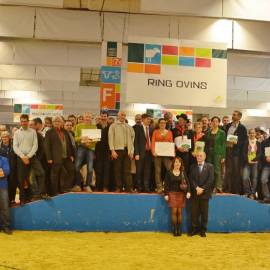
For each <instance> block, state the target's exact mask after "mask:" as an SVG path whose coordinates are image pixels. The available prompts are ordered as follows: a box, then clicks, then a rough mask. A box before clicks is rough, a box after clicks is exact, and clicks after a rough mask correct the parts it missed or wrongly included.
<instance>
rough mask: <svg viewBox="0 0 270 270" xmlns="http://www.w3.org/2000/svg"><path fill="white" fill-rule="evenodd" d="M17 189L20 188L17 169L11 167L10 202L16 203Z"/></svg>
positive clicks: (9, 180) (9, 177)
mask: <svg viewBox="0 0 270 270" xmlns="http://www.w3.org/2000/svg"><path fill="white" fill-rule="evenodd" d="M17 187H18V180H17V168H16V167H15V168H12V167H11V168H10V175H9V176H8V197H9V201H10V202H12V201H15V197H16V190H17Z"/></svg>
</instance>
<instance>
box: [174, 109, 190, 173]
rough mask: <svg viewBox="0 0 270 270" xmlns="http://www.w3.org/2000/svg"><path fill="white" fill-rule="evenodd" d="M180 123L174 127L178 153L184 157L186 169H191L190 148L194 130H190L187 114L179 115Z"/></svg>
mask: <svg viewBox="0 0 270 270" xmlns="http://www.w3.org/2000/svg"><path fill="white" fill-rule="evenodd" d="M176 118H177V119H178V123H177V125H176V127H175V128H174V129H173V138H174V142H175V146H176V155H177V156H178V157H181V158H182V159H183V162H184V165H185V168H186V171H187V173H188V171H189V163H190V149H191V138H192V131H191V130H188V128H187V124H188V122H189V120H188V117H187V115H186V114H184V113H182V114H180V115H177V116H176Z"/></svg>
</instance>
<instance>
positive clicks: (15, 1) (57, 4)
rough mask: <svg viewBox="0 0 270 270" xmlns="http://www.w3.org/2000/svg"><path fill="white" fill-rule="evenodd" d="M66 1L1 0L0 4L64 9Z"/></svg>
mask: <svg viewBox="0 0 270 270" xmlns="http://www.w3.org/2000/svg"><path fill="white" fill-rule="evenodd" d="M63 2H64V0H0V4H6V5H21V6H40V7H54V8H62V7H63Z"/></svg>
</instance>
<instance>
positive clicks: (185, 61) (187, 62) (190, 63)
mask: <svg viewBox="0 0 270 270" xmlns="http://www.w3.org/2000/svg"><path fill="white" fill-rule="evenodd" d="M179 65H180V66H186V67H194V65H195V59H194V57H183V56H182V57H179Z"/></svg>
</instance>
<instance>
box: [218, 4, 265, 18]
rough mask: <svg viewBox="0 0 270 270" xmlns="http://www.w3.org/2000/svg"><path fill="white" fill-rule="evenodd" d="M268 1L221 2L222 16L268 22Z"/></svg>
mask: <svg viewBox="0 0 270 270" xmlns="http://www.w3.org/2000/svg"><path fill="white" fill-rule="evenodd" d="M269 10H270V1H269V0H259V1H254V0H237V1H235V0H223V16H224V17H227V18H239V19H247V20H260V21H270V13H269Z"/></svg>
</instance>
